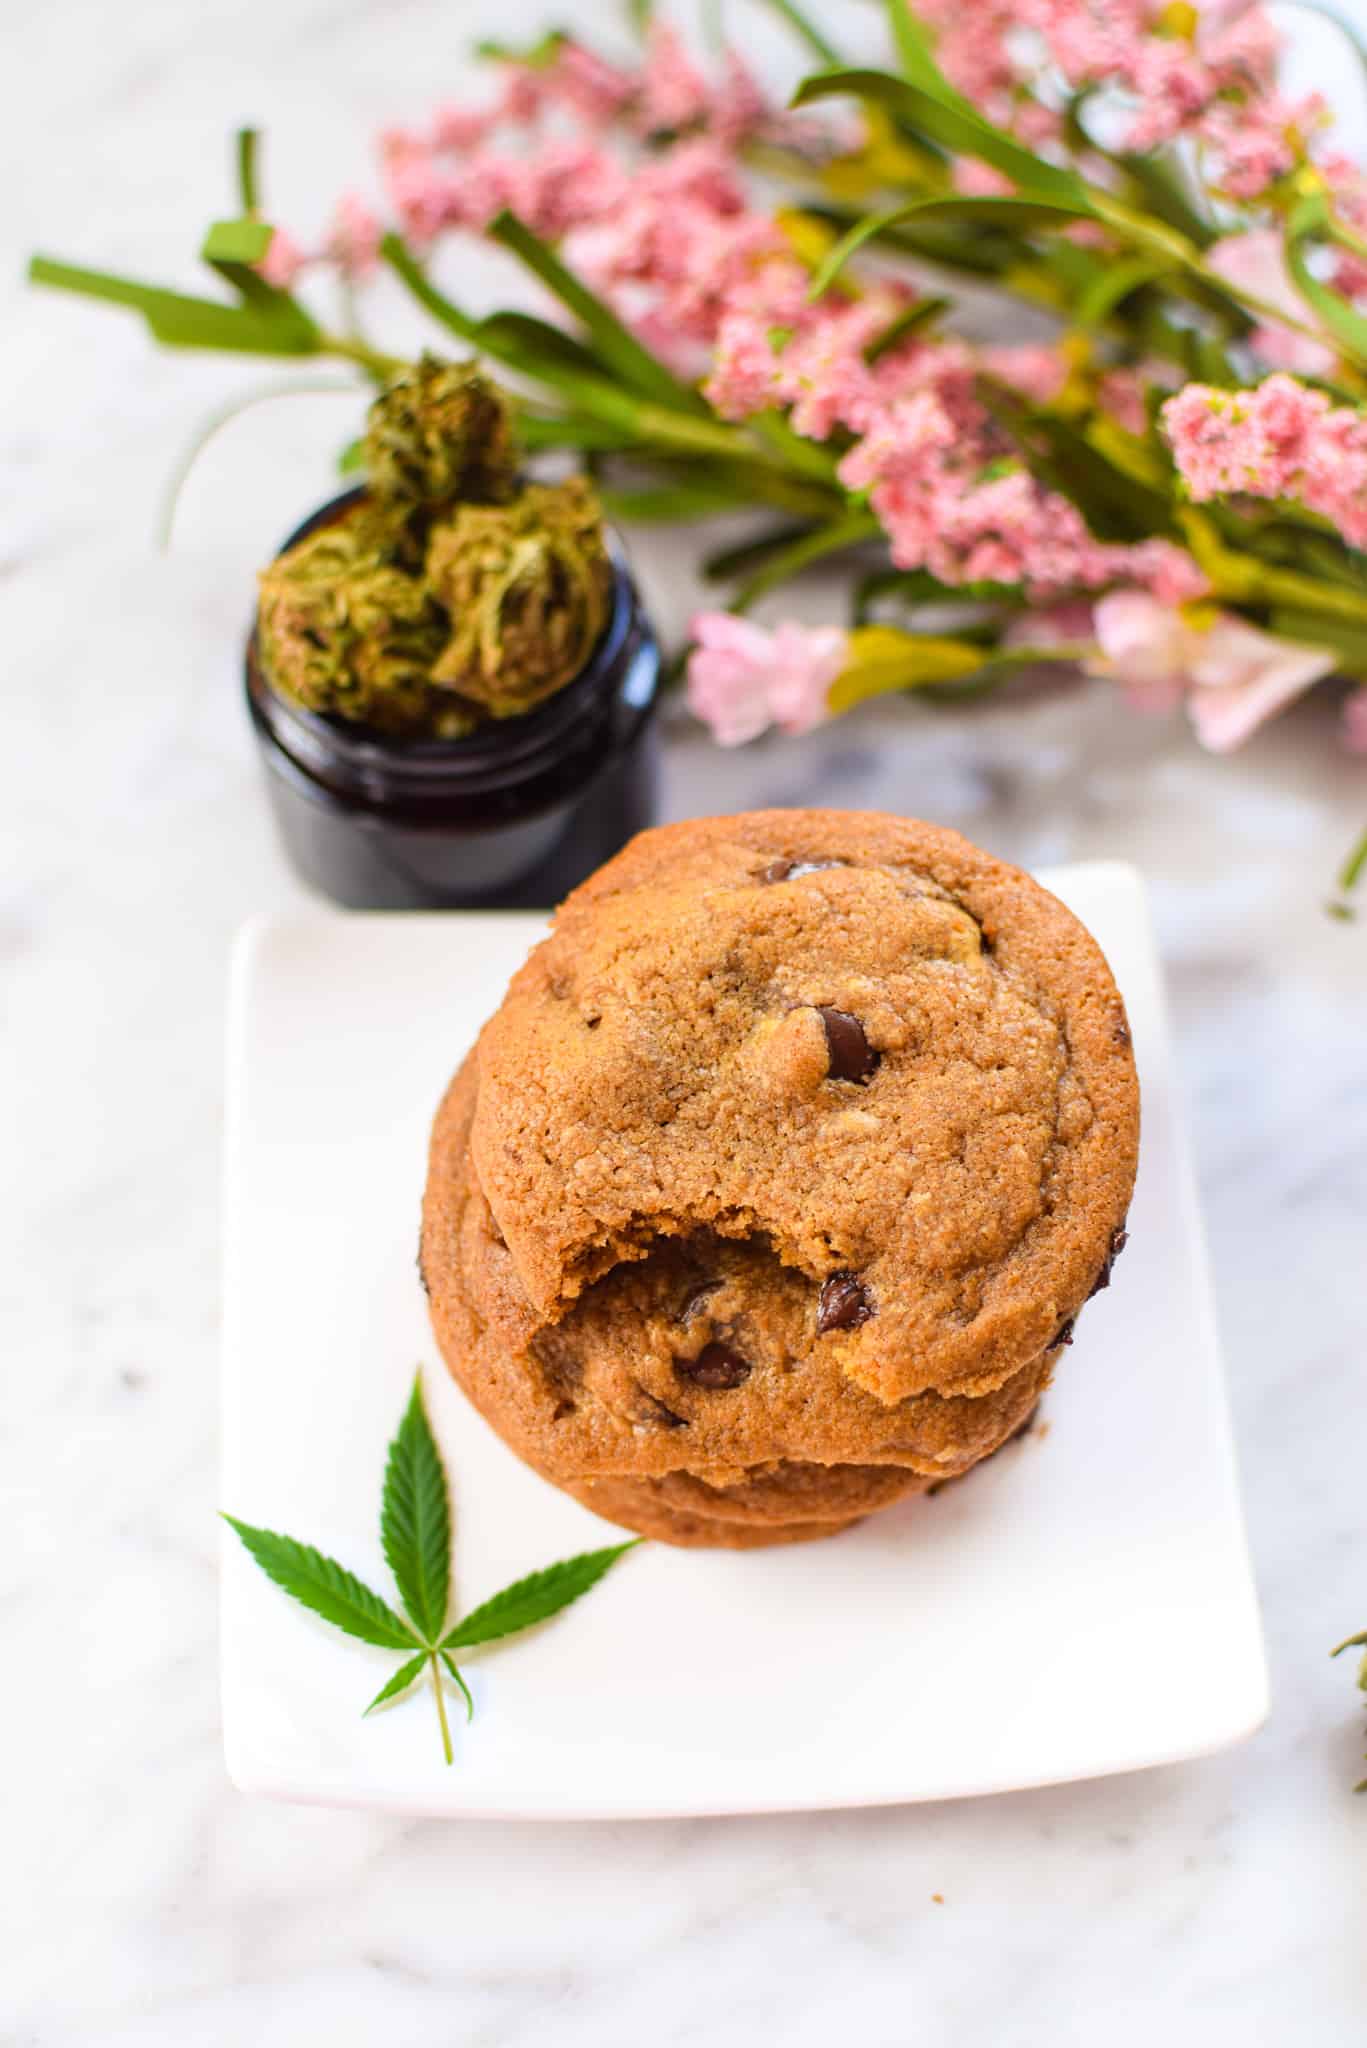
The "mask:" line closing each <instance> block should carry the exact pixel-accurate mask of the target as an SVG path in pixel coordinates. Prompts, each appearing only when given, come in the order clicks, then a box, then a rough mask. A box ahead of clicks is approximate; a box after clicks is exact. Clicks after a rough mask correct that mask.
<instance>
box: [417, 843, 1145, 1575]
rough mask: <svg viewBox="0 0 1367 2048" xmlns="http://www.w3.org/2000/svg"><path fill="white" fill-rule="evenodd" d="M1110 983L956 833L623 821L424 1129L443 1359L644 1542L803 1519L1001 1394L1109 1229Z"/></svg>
mask: <svg viewBox="0 0 1367 2048" xmlns="http://www.w3.org/2000/svg"><path fill="white" fill-rule="evenodd" d="M1137 1140H1138V1093H1137V1085H1136V1080H1135V1073H1134V1064H1133V1057H1132V1053H1131V1050H1130V1043H1129V1031H1128V1027H1127V1025H1126V1023H1125V1017H1124V1010H1123V1007H1122V1005H1121V1002H1120V998H1119V996H1118V994H1117V992H1116V990H1115V987H1114V984H1113V982H1112V980H1111V977H1110V974H1109V971H1108V969H1107V967H1106V964H1105V961H1104V960H1103V958H1102V956H1101V954H1100V952H1099V951H1098V949H1097V947H1096V945H1095V944H1094V942H1093V941H1092V940H1091V938H1090V937H1089V936H1088V934H1087V933H1086V932H1085V931H1084V930H1083V928H1082V927H1081V925H1079V924H1078V922H1077V921H1076V919H1075V918H1073V917H1072V916H1071V914H1070V913H1069V912H1068V911H1066V910H1065V909H1064V908H1063V906H1062V905H1061V904H1059V903H1058V902H1057V901H1056V900H1055V899H1054V898H1053V897H1051V896H1049V895H1048V894H1047V893H1046V892H1045V891H1044V890H1042V889H1040V888H1039V887H1038V885H1037V884H1035V883H1034V882H1032V881H1031V880H1030V879H1029V878H1028V877H1027V876H1025V875H1023V874H1021V873H1019V872H1018V871H1017V870H1015V869H1012V868H1009V867H1006V866H1004V865H1003V864H1002V863H1001V862H998V861H996V860H993V859H992V858H991V857H990V856H989V855H987V854H985V853H982V852H980V851H979V850H978V849H976V848H974V847H972V846H970V845H969V844H968V843H967V842H966V841H964V840H962V839H960V838H958V837H957V835H955V834H953V833H948V832H943V831H940V830H937V829H936V828H933V827H930V826H925V825H919V824H913V823H910V822H907V821H904V820H899V819H893V818H885V817H881V816H878V815H875V814H859V813H840V812H828V811H805V812H804V811H775V812H760V813H753V814H750V815H748V816H743V817H738V818H729V819H710V820H700V821H695V822H692V823H689V824H684V825H676V826H669V827H665V828H663V829H662V830H660V831H656V832H650V833H645V834H643V835H641V837H640V838H638V839H637V840H635V841H633V842H632V843H631V845H630V846H628V847H627V848H626V849H625V850H624V851H623V853H621V854H620V855H618V857H617V858H616V859H615V860H613V861H612V862H610V863H609V864H608V866H607V867H605V868H603V869H601V870H600V871H599V873H598V874H597V875H596V876H594V877H593V878H592V879H591V880H590V881H589V882H588V883H586V884H585V885H584V886H583V887H582V888H581V889H580V890H578V891H576V893H575V894H574V895H573V896H572V897H570V899H569V900H568V902H567V903H566V904H565V905H564V906H563V907H562V909H561V911H560V913H559V915H558V917H557V919H556V923H555V928H554V930H553V932H552V935H551V936H550V937H549V938H548V939H547V940H546V941H544V942H543V944H542V945H541V946H539V947H538V948H537V949H536V950H535V952H534V953H533V954H532V956H531V958H530V959H529V960H528V962H527V964H526V966H525V967H524V968H523V969H522V970H521V971H520V972H519V974H518V975H516V976H515V977H514V980H513V983H512V985H511V987H510V989H509V991H508V995H507V997H506V998H505V1001H504V1003H503V1005H502V1006H501V1008H500V1009H499V1011H498V1012H497V1013H496V1015H495V1016H494V1017H493V1018H492V1019H491V1020H490V1022H489V1024H488V1025H487V1026H486V1029H485V1031H484V1033H483V1035H482V1037H481V1040H480V1044H479V1046H478V1048H477V1050H476V1052H475V1054H473V1055H472V1056H471V1058H470V1060H469V1061H468V1062H467V1063H466V1065H465V1067H464V1068H463V1069H462V1070H461V1072H460V1073H459V1074H458V1075H457V1077H456V1080H455V1081H454V1082H453V1084H452V1087H451V1089H450V1091H449V1092H448V1095H447V1098H446V1100H445V1102H444V1103H443V1105H442V1108H441V1111H440V1112H439V1115H438V1118H437V1122H436V1126H435V1129H434V1133H433V1143H432V1153H431V1165H430V1173H429V1180H428V1188H427V1196H426V1202H425V1209H424V1234H423V1251H422V1260H423V1270H424V1275H425V1279H426V1283H427V1286H428V1288H429V1292H430V1294H431V1300H432V1312H433V1318H434V1323H435V1326H436V1330H437V1335H438V1339H439V1341H440V1343H441V1346H442V1349H443V1352H444V1354H445V1355H446V1357H447V1359H448V1361H449V1363H450V1364H451V1366H452V1369H453V1371H454V1372H455V1373H456V1375H457V1377H458V1378H459V1379H460V1380H461V1383H462V1384H463V1385H464V1386H465V1388H466V1391H467V1392H468V1393H469V1394H470V1396H471V1398H472V1399H473V1400H474V1401H475V1403H476V1405H477V1406H478V1407H479V1408H480V1409H481V1410H482V1412H483V1413H484V1414H485V1415H486V1416H487V1417H488V1419H489V1420H490V1421H491V1423H492V1424H493V1425H494V1427H495V1428H496V1429H498V1430H499V1431H500V1433H501V1434H502V1435H503V1436H504V1437H505V1438H506V1439H507V1440H508V1441H509V1442H510V1444H511V1445H512V1446H513V1448H515V1449H516V1450H518V1451H519V1452H520V1454H521V1455H522V1456H523V1457H524V1458H526V1459H527V1460H528V1462H530V1463H531V1464H533V1465H534V1466H535V1467H536V1468H537V1469H538V1470H540V1471H542V1472H543V1473H544V1474H545V1475H546V1476H547V1477H548V1478H551V1479H553V1480H555V1481H556V1482H557V1483H558V1484H560V1485H562V1486H566V1487H567V1488H568V1489H569V1490H571V1491H573V1492H575V1493H576V1494H577V1495H578V1496H579V1497H580V1498H584V1499H586V1500H588V1501H589V1502H590V1503H591V1504H592V1505H595V1506H596V1507H597V1508H598V1509H599V1510H600V1512H604V1513H606V1514H608V1515H609V1516H611V1517H613V1518H616V1519H621V1520H623V1521H625V1522H627V1524H628V1525H629V1526H632V1527H639V1528H642V1529H643V1530H647V1532H648V1533H651V1534H660V1535H664V1536H666V1537H668V1538H669V1539H670V1540H673V1541H686V1542H721V1543H742V1542H746V1543H748V1542H757V1541H777V1540H787V1539H788V1538H791V1537H794V1536H797V1535H803V1536H805V1535H815V1534H821V1533H829V1532H830V1531H831V1530H832V1529H834V1528H837V1527H840V1526H843V1525H844V1524H845V1523H847V1522H848V1521H850V1520H851V1519H854V1518H856V1517H857V1516H858V1515H860V1514H863V1513H867V1512H869V1511H870V1510H871V1509H872V1508H874V1507H877V1506H881V1505H884V1504H886V1502H887V1501H889V1500H891V1499H894V1498H897V1497H900V1496H901V1495H902V1494H904V1493H906V1492H910V1491H915V1490H917V1489H918V1488H922V1487H924V1486H926V1485H927V1484H930V1483H932V1482H933V1481H935V1480H938V1479H944V1478H947V1477H952V1476H954V1475H956V1474H958V1473H960V1472H963V1471H966V1470H967V1469H968V1468H969V1467H970V1466H971V1465H973V1464H974V1463H976V1462H977V1461H978V1460H979V1459H981V1458H983V1457H984V1456H986V1455H988V1453H990V1452H991V1451H992V1450H993V1449H995V1448H996V1447H997V1446H998V1445H999V1444H1001V1443H1002V1442H1003V1441H1004V1440H1005V1439H1006V1438H1007V1437H1008V1436H1010V1435H1011V1434H1012V1433H1013V1432H1014V1431H1015V1430H1016V1429H1017V1428H1019V1427H1020V1426H1021V1424H1022V1422H1023V1421H1024V1419H1025V1418H1026V1417H1027V1416H1028V1415H1029V1413H1030V1411H1031V1410H1032V1409H1033V1407H1034V1405H1035V1403H1036V1401H1037V1400H1038V1397H1039V1394H1040V1391H1041V1389H1042V1387H1043V1386H1044V1385H1045V1384H1046V1383H1047V1381H1048V1379H1049V1376H1050V1374H1051V1372H1052V1370H1053V1366H1054V1364H1055V1363H1056V1360H1057V1358H1058V1356H1059V1354H1060V1351H1061V1348H1062V1346H1063V1345H1064V1344H1065V1343H1066V1342H1067V1341H1068V1339H1069V1337H1070V1335H1071V1330H1072V1324H1073V1321H1074V1319H1075V1317H1076V1315H1077V1313H1078V1311H1079V1310H1080V1308H1081V1306H1082V1304H1083V1302H1084V1301H1085V1300H1086V1298H1087V1296H1088V1294H1089V1293H1090V1292H1092V1291H1094V1289H1095V1288H1096V1287H1097V1286H1098V1285H1101V1284H1104V1281H1105V1278H1106V1277H1107V1276H1108V1274H1109V1268H1110V1261H1111V1259H1112V1258H1113V1256H1114V1251H1115V1248H1116V1247H1117V1245H1118V1243H1119V1241H1120V1240H1121V1236H1122V1233H1123V1225H1124V1216H1125V1210H1126V1205H1127V1203H1128V1200H1129V1195H1130V1190H1131V1187H1132V1184H1133V1178H1134V1170H1135V1161H1136V1148H1137Z"/></svg>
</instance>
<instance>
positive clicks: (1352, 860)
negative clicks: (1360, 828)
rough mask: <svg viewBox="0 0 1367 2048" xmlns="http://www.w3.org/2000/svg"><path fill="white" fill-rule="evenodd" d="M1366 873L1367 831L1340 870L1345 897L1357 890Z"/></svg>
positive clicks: (1340, 881) (1340, 882)
mask: <svg viewBox="0 0 1367 2048" xmlns="http://www.w3.org/2000/svg"><path fill="white" fill-rule="evenodd" d="M1364 872H1367V830H1364V832H1363V834H1362V837H1361V838H1360V839H1359V840H1358V842H1357V845H1356V846H1355V847H1354V848H1353V850H1352V852H1351V853H1350V854H1349V856H1348V858H1347V860H1346V861H1345V862H1344V863H1343V866H1342V867H1341V868H1340V869H1339V887H1340V889H1342V891H1343V893H1344V894H1345V896H1346V895H1347V893H1348V891H1349V890H1350V889H1356V887H1357V885H1358V883H1359V882H1360V881H1361V880H1362V877H1363V874H1364Z"/></svg>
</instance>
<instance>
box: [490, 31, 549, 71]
mask: <svg viewBox="0 0 1367 2048" xmlns="http://www.w3.org/2000/svg"><path fill="white" fill-rule="evenodd" d="M568 41H569V37H568V36H567V35H566V33H565V31H564V29H563V28H548V29H547V30H546V32H545V34H544V35H542V36H538V37H537V39H536V41H535V42H534V43H524V44H523V45H522V47H521V48H520V49H519V47H518V45H517V44H516V43H502V42H500V41H499V40H498V38H497V37H496V36H481V38H480V40H479V41H478V42H477V43H476V44H475V52H474V53H475V55H476V56H477V57H482V58H484V59H485V60H486V61H488V62H492V63H495V64H517V65H520V66H521V67H522V68H523V69H524V70H527V71H548V70H549V69H550V67H551V65H552V64H554V62H555V60H556V58H557V57H558V56H559V55H560V52H561V51H562V50H563V49H564V47H565V45H566V43H567V42H568Z"/></svg>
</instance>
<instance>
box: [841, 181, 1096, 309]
mask: <svg viewBox="0 0 1367 2048" xmlns="http://www.w3.org/2000/svg"><path fill="white" fill-rule="evenodd" d="M1093 217H1094V216H1093V210H1092V208H1091V207H1090V206H1089V205H1088V204H1086V203H1085V201H1083V202H1079V201H1078V200H1075V199H1053V198H1048V197H1043V196H1040V197H1035V198H1023V199H1012V198H1002V199H998V198H973V197H971V196H969V195H967V194H962V195H956V196H955V197H953V198H948V199H913V200H910V201H908V202H907V203H906V204H905V205H902V206H890V207H888V208H887V209H886V211H884V212H882V213H871V214H868V215H866V216H865V218H864V219H863V220H861V221H857V222H856V223H855V225H854V226H853V227H852V228H851V229H850V230H849V232H848V233H847V234H845V235H843V236H842V237H841V239H840V240H839V241H838V242H837V243H836V245H835V247H834V248H833V249H832V250H831V251H830V253H829V254H828V255H827V257H826V259H825V261H824V262H823V263H822V264H821V265H820V266H819V268H818V269H817V272H816V275H815V276H814V277H813V279H812V282H811V286H810V288H809V294H808V295H809V297H811V298H813V299H816V298H820V296H821V294H822V293H823V292H825V291H828V290H829V288H830V287H831V285H832V284H834V282H835V280H836V278H837V277H838V276H839V275H840V273H841V271H842V270H843V269H844V268H845V265H846V264H847V263H848V262H849V260H850V258H851V257H852V256H853V255H855V254H856V252H857V251H858V250H860V249H862V248H863V246H864V244H865V243H866V242H868V241H872V240H873V238H874V237H875V236H876V235H885V234H887V232H888V231H889V229H892V228H898V227H903V226H906V225H908V224H916V223H920V222H930V221H950V222H959V221H973V222H977V223H979V224H981V225H985V226H988V227H995V228H1007V229H1010V230H1011V231H1013V232H1016V233H1028V232H1029V230H1030V229H1032V228H1038V227H1054V228H1061V227H1067V226H1068V225H1069V224H1070V223H1071V222H1073V221H1078V220H1088V219H1091V218H1093Z"/></svg>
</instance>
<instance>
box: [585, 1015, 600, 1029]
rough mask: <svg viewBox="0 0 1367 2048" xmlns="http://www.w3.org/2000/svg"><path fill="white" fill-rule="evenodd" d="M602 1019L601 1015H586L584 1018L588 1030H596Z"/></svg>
mask: <svg viewBox="0 0 1367 2048" xmlns="http://www.w3.org/2000/svg"><path fill="white" fill-rule="evenodd" d="M602 1021H603V1020H602V1018H601V1017H586V1018H585V1019H584V1029H585V1030H586V1031H596V1030H597V1029H598V1026H599V1025H600V1024H601V1023H602Z"/></svg>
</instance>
